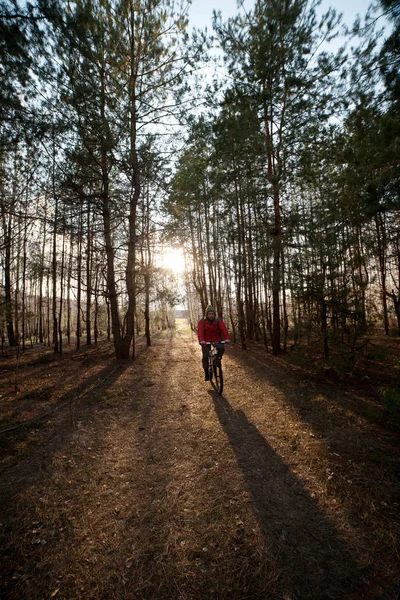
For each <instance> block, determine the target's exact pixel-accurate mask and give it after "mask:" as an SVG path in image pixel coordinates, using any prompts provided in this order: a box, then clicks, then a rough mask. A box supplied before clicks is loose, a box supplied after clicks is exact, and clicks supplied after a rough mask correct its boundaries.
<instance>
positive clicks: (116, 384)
mask: <svg viewBox="0 0 400 600" xmlns="http://www.w3.org/2000/svg"><path fill="white" fill-rule="evenodd" d="M391 343H393V348H392V349H391V350H390V352H391V356H392V355H395V353H396V352H397V358H396V360H395V361H394V362H392V363H391V365H392V366H391V369H390V374H389V375H390V377H391V378H392V379H393V378H394V381H395V380H397V377H398V375H399V372H398V369H399V364H400V363H399V360H398V358H399V348H398V340H393V342H391ZM0 360H1V363H0V366H1V370H0V390H1V392H0V417H1V420H0V429H1V432H2V433H1V435H0V450H1V462H0V468H1V492H0V502H1V514H0V545H1V550H0V552H1V556H0V576H1V583H0V597H1V598H10V599H13V600H31V599H38V600H39V599H40V600H44V599H47V598H49V599H51V598H56V599H57V600H62V599H63V600H66V599H68V600H72V599H79V600H80V599H84V600H88V599H96V600H99V599H102V600H130V599H131V600H136V599H137V600H139V599H143V600H245V599H248V600H278V599H279V600H308V599H313V600H323V599H332V600H333V599H346V600H356V599H361V598H362V599H366V600H367V599H375V598H382V599H383V598H384V599H385V600H394V599H395V598H399V597H400V570H399V565H400V555H399V548H398V541H399V538H400V531H399V524H398V516H399V512H400V511H399V503H400V498H399V481H398V475H399V464H400V463H399V459H400V444H399V441H400V432H399V429H398V428H396V427H395V426H394V425H393V424H392V423H390V422H389V419H388V413H387V410H385V409H383V408H382V406H381V404H380V403H379V402H378V399H377V395H376V392H375V391H374V386H373V383H374V382H373V381H372V382H371V379H368V382H367V383H365V376H364V383H362V382H361V378H360V377H361V375H362V373H360V376H358V377H355V376H354V377H353V379H350V380H349V381H347V380H346V381H342V382H330V381H329V380H326V379H324V378H321V377H316V376H315V375H313V374H312V373H310V372H308V371H307V370H306V369H305V368H304V367H302V366H299V365H298V364H296V365H295V364H292V363H291V362H290V360H289V359H288V358H287V357H284V356H283V357H273V356H271V355H269V354H266V353H265V351H263V349H262V348H256V347H255V346H252V347H251V348H250V350H248V351H246V352H244V351H242V350H241V349H240V348H238V347H236V346H231V347H229V348H228V349H227V351H226V353H225V356H224V359H223V364H224V370H225V380H226V381H225V390H224V394H223V396H221V397H220V396H218V394H216V393H215V392H214V390H213V388H212V386H211V385H210V384H209V383H206V382H204V381H203V372H202V369H201V365H200V350H199V347H198V345H197V343H196V341H195V339H194V338H193V336H192V334H191V333H190V331H189V330H188V329H185V323H184V322H179V326H178V330H177V331H176V332H175V333H174V334H173V335H172V334H164V335H163V334H160V335H159V336H156V337H155V338H154V341H153V345H152V346H151V347H150V348H148V349H147V348H145V347H144V346H141V347H139V351H138V357H137V360H136V361H134V362H131V361H116V360H115V359H114V358H113V351H112V347H111V345H110V344H107V343H103V344H101V345H100V346H99V347H98V348H88V347H85V348H83V349H82V350H80V351H79V352H73V351H72V350H71V351H67V352H66V353H65V354H64V355H63V356H61V357H60V356H58V357H56V356H54V355H53V354H51V352H50V350H47V349H41V350H37V349H32V350H29V351H27V352H26V353H25V354H24V356H23V357H21V358H19V359H18V360H17V359H16V358H15V357H11V356H10V357H8V358H7V357H5V358H3V359H0ZM396 361H397V362H396ZM382 369H383V366H382V365H381V367H379V366H377V367H376V368H375V371H376V373H377V374H378V375H379V377H380V378H381V379H384V378H385V373H384V369H383V370H382ZM396 369H397V371H396ZM369 372H370V374H371V372H373V369H372V368H371V366H370V368H369ZM393 373H394V374H393ZM378 375H377V376H378ZM389 375H388V376H389ZM393 385H394V384H393ZM50 411H53V412H50ZM38 415H42V418H41V419H39V420H32V421H30V422H28V423H26V424H25V425H24V426H23V427H19V428H17V429H12V427H13V426H14V425H15V424H17V423H18V422H22V421H27V420H29V419H35V417H37V416H38ZM44 415H45V416H44ZM6 429H8V430H9V431H6V432H5V431H4V430H6ZM396 519H397V521H396Z"/></svg>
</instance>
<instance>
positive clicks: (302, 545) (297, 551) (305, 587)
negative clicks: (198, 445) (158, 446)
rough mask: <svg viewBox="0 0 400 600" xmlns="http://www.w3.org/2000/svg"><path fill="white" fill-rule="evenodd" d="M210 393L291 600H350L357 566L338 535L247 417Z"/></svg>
mask: <svg viewBox="0 0 400 600" xmlns="http://www.w3.org/2000/svg"><path fill="white" fill-rule="evenodd" d="M209 394H210V395H211V397H212V400H213V402H214V406H215V410H216V413H217V415H218V419H219V421H220V423H221V425H222V427H223V429H224V431H225V433H226V435H227V437H228V440H229V443H230V445H231V446H232V448H233V450H234V453H235V456H236V460H237V463H238V466H239V468H240V470H241V472H242V475H243V478H244V481H245V483H246V486H247V488H248V490H249V492H250V493H251V495H252V498H253V502H254V509H255V513H256V515H257V518H258V521H259V524H260V526H261V528H262V530H263V534H264V536H265V539H266V542H267V544H268V546H269V548H270V551H271V553H272V554H273V555H274V557H275V560H276V564H277V567H278V569H279V570H280V573H281V577H282V578H283V580H284V581H285V584H286V585H285V587H286V589H287V591H288V594H289V597H290V598H298V599H302V600H303V599H323V598H324V599H325V598H332V599H333V598H335V599H339V598H343V599H344V598H349V597H350V593H351V590H352V587H353V585H352V582H354V581H356V580H357V579H358V577H357V571H358V567H357V565H356V564H355V561H354V560H353V558H352V556H351V553H350V550H349V548H348V547H347V546H346V544H345V543H344V541H343V540H342V539H340V535H339V533H338V531H337V530H335V528H334V527H333V525H332V524H331V523H330V522H329V520H328V519H327V518H326V517H325V516H324V515H323V514H322V512H321V510H320V509H319V507H318V505H317V503H316V501H315V500H314V499H313V498H312V497H311V496H310V494H309V493H308V492H307V490H306V489H305V488H304V486H303V485H302V483H301V481H300V480H299V479H298V478H297V477H296V476H295V475H294V474H293V473H292V472H291V471H290V469H289V468H288V466H287V465H286V464H285V462H284V461H283V460H282V459H281V458H280V457H279V456H278V454H277V453H276V452H275V451H274V450H273V449H272V448H271V446H270V445H269V444H268V442H267V441H266V439H265V438H264V437H263V436H262V435H261V434H260V432H259V431H258V429H257V428H256V427H255V426H254V425H253V424H252V423H251V422H250V421H249V420H248V419H247V417H246V415H245V413H244V412H243V411H242V410H234V409H233V408H232V406H231V404H230V403H229V401H228V399H227V398H226V397H221V396H218V395H217V394H216V393H215V392H212V391H209ZM358 581H359V580H358ZM266 594H267V591H266ZM267 597H268V595H266V598H267Z"/></svg>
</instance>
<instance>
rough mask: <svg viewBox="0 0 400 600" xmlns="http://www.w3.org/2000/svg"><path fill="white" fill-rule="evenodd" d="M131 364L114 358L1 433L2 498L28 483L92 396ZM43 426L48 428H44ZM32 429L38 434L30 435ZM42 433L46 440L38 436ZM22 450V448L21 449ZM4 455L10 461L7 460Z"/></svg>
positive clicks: (92, 404) (88, 409) (64, 440)
mask: <svg viewBox="0 0 400 600" xmlns="http://www.w3.org/2000/svg"><path fill="white" fill-rule="evenodd" d="M131 365H132V363H131V362H130V361H118V362H116V361H114V362H113V363H112V364H107V366H105V367H104V368H103V369H101V370H100V371H96V373H94V374H93V375H91V376H90V377H88V378H86V379H84V380H83V381H79V382H78V383H77V384H76V385H75V387H73V388H72V389H70V390H68V391H67V392H66V393H65V394H63V395H62V396H61V397H59V398H58V399H57V401H56V402H55V403H54V404H49V405H48V406H47V407H46V408H43V409H42V410H41V411H40V413H38V415H37V417H38V418H34V419H32V420H28V421H27V422H26V423H24V422H22V423H21V426H19V427H18V429H15V430H14V431H10V432H9V433H4V434H2V435H1V436H0V458H1V460H2V461H4V464H5V465H6V466H5V467H4V468H3V471H2V479H3V486H2V494H1V496H2V499H3V500H5V497H6V496H8V497H9V498H11V499H12V498H13V497H14V496H15V495H16V494H18V493H19V492H21V491H22V490H23V489H24V488H25V487H27V486H29V485H30V483H31V482H32V481H33V480H34V479H35V478H36V477H37V475H38V473H39V472H40V470H41V469H42V468H43V465H44V464H45V463H46V464H49V463H50V462H51V457H52V455H53V454H55V453H56V452H57V451H58V450H59V448H61V447H62V446H63V445H64V444H65V443H67V442H68V440H69V439H70V438H71V436H72V434H73V432H74V431H75V425H76V420H77V415H78V414H80V413H83V412H85V411H86V412H89V413H90V412H91V411H92V410H93V408H94V407H97V406H98V404H97V403H96V402H94V401H93V399H92V398H91V396H93V395H97V394H100V393H101V394H103V393H104V392H105V391H107V390H108V389H110V388H112V386H113V385H114V384H115V382H116V381H117V379H118V378H119V377H120V376H121V375H122V374H123V372H124V371H125V370H126V369H127V368H129V367H130V366H131ZM102 380H103V381H102ZM58 384H59V385H63V382H61V381H59V383H58ZM99 384H100V385H99ZM96 390H97V391H96ZM50 411H52V412H50ZM47 412H49V414H48V415H47V414H46V413H47ZM42 413H43V414H44V415H46V416H45V417H44V418H40V415H41V414H42ZM46 428H47V431H44V430H45V429H46ZM32 432H34V434H37V435H34V436H33V437H32ZM42 435H43V436H44V438H45V442H43V439H41V438H42ZM36 437H37V440H38V441H36ZM25 446H26V447H25ZM21 449H24V451H23V452H21ZM7 458H11V460H10V461H7ZM3 506H4V507H5V505H3Z"/></svg>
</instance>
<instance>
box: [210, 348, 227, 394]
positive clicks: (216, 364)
mask: <svg viewBox="0 0 400 600" xmlns="http://www.w3.org/2000/svg"><path fill="white" fill-rule="evenodd" d="M217 344H225V342H224V341H221V342H207V346H211V348H210V352H209V355H208V361H209V362H208V365H209V376H210V381H211V382H212V378H213V376H214V377H215V386H216V388H217V391H218V394H219V395H221V394H222V390H223V386H224V383H223V375H222V365H221V357H220V356H219V352H218V348H217ZM213 385H214V384H213Z"/></svg>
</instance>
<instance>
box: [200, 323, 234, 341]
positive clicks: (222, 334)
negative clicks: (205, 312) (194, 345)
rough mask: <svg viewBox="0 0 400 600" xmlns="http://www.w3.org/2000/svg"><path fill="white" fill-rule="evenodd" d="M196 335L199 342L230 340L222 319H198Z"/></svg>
mask: <svg viewBox="0 0 400 600" xmlns="http://www.w3.org/2000/svg"><path fill="white" fill-rule="evenodd" d="M197 336H198V338H199V342H200V343H201V342H220V341H221V340H230V339H231V338H230V337H229V333H228V330H227V328H226V325H225V323H224V322H223V320H222V319H215V320H214V321H209V320H208V319H204V318H203V319H200V321H199V323H198V326H197Z"/></svg>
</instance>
